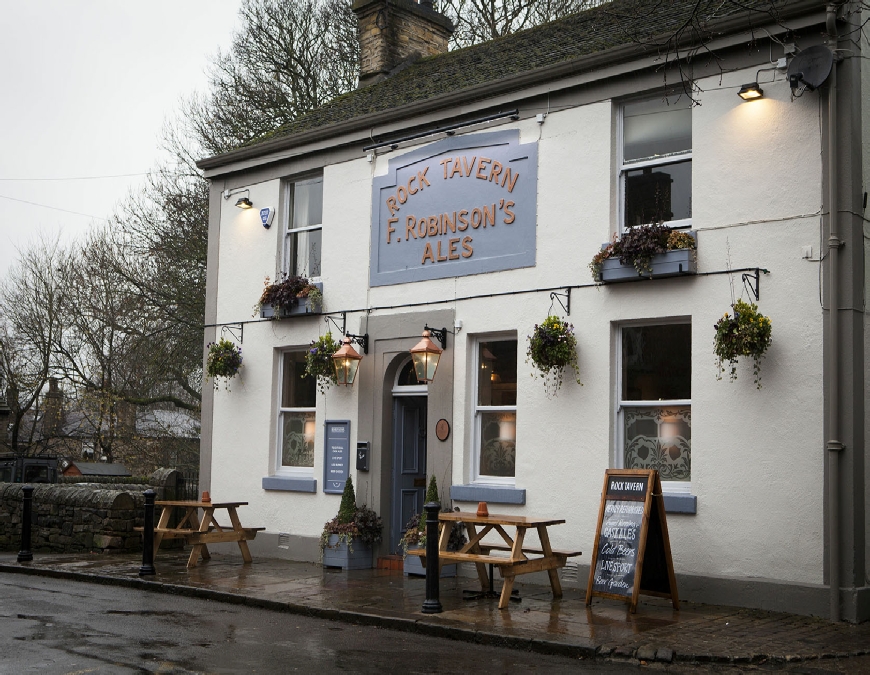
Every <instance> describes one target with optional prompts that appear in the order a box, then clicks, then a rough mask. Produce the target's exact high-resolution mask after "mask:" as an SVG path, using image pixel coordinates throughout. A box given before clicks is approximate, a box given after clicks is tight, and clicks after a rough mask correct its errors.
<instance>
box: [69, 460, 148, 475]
mask: <svg viewBox="0 0 870 675" xmlns="http://www.w3.org/2000/svg"><path fill="white" fill-rule="evenodd" d="M70 466H75V467H76V468H77V469H78V470H79V471H81V472H82V476H132V475H133V474H131V473H130V470H129V469H128V468H127V467H126V466H124V465H123V464H108V463H106V462H70V464H69V466H68V467H67V468H66V469H65V470H68V469H69V467H70Z"/></svg>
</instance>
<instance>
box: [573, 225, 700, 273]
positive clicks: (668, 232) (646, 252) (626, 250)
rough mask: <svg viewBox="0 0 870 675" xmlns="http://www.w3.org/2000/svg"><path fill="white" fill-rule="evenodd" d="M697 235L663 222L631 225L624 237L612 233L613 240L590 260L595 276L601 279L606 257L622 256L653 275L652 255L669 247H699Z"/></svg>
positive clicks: (642, 271) (624, 261) (674, 248)
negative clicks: (675, 228)
mask: <svg viewBox="0 0 870 675" xmlns="http://www.w3.org/2000/svg"><path fill="white" fill-rule="evenodd" d="M696 248H697V243H696V241H695V238H694V237H693V236H692V235H691V234H689V233H688V232H683V231H680V230H674V229H673V228H670V227H668V226H667V225H662V224H661V223H651V224H649V225H638V226H636V227H632V228H630V229H628V230H627V231H626V232H625V233H624V234H623V235H622V238H619V237H617V236H616V235H614V236H613V241H611V242H610V243H609V244H607V245H605V246H603V247H602V248H601V250H600V251H598V252H597V253H596V254H595V255H594V256H593V258H592V262H590V263H589V270H590V271H591V272H592V278H593V279H594V280H595V281H596V282H599V281H601V268H602V265H603V264H604V261H605V260H608V259H610V258H619V262H620V263H621V264H623V265H632V266H633V267H634V269H636V270H637V273H638V274H639V275H641V276H647V277H650V278H652V259H653V256H655V255H658V254H659V253H665V252H667V251H677V250H682V249H692V250H696Z"/></svg>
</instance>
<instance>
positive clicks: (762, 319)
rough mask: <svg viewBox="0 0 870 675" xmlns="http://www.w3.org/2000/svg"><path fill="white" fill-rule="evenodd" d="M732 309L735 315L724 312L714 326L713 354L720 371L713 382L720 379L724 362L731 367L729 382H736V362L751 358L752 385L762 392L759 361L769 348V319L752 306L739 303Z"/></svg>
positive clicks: (739, 301) (752, 304) (723, 370)
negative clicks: (743, 357) (747, 357)
mask: <svg viewBox="0 0 870 675" xmlns="http://www.w3.org/2000/svg"><path fill="white" fill-rule="evenodd" d="M732 308H733V309H734V315H733V316H732V315H730V314H729V313H728V312H725V315H724V316H723V317H722V318H721V319H719V320H718V321H717V322H716V325H715V326H714V328H715V329H716V336H715V337H714V338H713V351H714V353H715V354H716V366H717V368H718V369H719V372H718V373H717V375H716V379H719V380H721V379H722V375H723V374H724V373H725V362H726V361H727V362H728V363H729V364H730V373H729V379H730V380H731V381H732V382H733V381H734V380H736V379H737V360H738V359H739V358H740V357H741V356H751V357H752V372H753V374H754V376H755V386H756V387H757V388H758V389H761V358H762V357H763V356H764V353H765V352H766V351H767V348H768V347H769V346H770V340H771V323H770V319H768V318H767V317H766V316H764V315H763V314H761V313H760V312H759V311H758V305H756V304H754V303H746V302H744V301H743V300H738V301H737V302H735V303H734V304H733V305H732Z"/></svg>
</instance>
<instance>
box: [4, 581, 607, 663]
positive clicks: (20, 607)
mask: <svg viewBox="0 0 870 675" xmlns="http://www.w3.org/2000/svg"><path fill="white" fill-rule="evenodd" d="M588 665H591V664H587V666H588ZM578 667H582V666H580V664H577V663H575V662H574V661H572V660H570V659H566V658H562V657H557V656H550V655H540V654H531V653H525V652H518V651H514V650H507V649H499V648H495V647H484V646H480V645H472V644H465V643H461V642H454V641H450V640H440V639H437V638H432V637H427V636H421V635H415V634H411V633H403V632H396V631H391V630H386V629H380V628H374V627H369V626H356V625H351V624H347V623H339V622H333V621H325V620H322V619H310V618H307V617H303V616H297V615H293V614H285V613H279V612H273V611H269V610H262V609H255V608H248V607H241V606H237V605H228V604H223V603H219V602H211V601H207V600H197V599H191V598H182V597H173V596H171V595H165V594H159V593H148V592H144V591H137V590H131V589H126V588H118V587H113V586H104V585H100V584H86V583H80V582H74V581H65V580H57V579H49V578H44V577H32V576H19V575H14V574H0V673H3V674H4V675H5V674H6V673H10V674H12V673H14V674H18V673H47V674H52V675H53V674H55V673H57V674H60V673H64V674H67V673H69V674H72V673H75V674H76V675H79V674H84V673H99V674H102V673H112V674H113V675H116V674H126V673H172V674H176V673H178V674H180V673H185V674H186V673H290V672H303V673H318V674H320V673H337V672H343V673H469V672H471V673H507V672H524V671H531V672H548V673H558V672H565V671H571V670H575V669H576V668H578ZM583 670H584V672H619V671H620V670H622V668H617V667H611V666H607V665H604V666H602V667H599V666H598V665H596V666H594V667H593V668H591V669H590V670H587V669H586V668H583Z"/></svg>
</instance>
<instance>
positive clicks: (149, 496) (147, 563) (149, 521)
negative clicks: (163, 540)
mask: <svg viewBox="0 0 870 675" xmlns="http://www.w3.org/2000/svg"><path fill="white" fill-rule="evenodd" d="M144 494H145V522H144V523H143V525H144V527H143V528H142V529H143V532H142V537H143V538H142V567H140V568H139V576H140V577H144V576H146V575H148V574H157V570H155V569H154V497H155V495H156V493H155V492H154V490H145V493H144Z"/></svg>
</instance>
